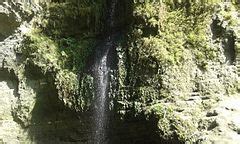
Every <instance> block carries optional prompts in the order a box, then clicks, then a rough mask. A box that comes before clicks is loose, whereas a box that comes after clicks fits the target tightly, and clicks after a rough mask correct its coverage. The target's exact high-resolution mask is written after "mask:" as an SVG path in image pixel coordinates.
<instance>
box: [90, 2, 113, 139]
mask: <svg viewBox="0 0 240 144" xmlns="http://www.w3.org/2000/svg"><path fill="white" fill-rule="evenodd" d="M116 3H117V0H112V3H111V7H110V13H109V26H110V31H111V29H112V28H113V26H114V14H115V8H116ZM112 47H113V40H112V38H111V36H109V37H108V39H107V40H105V41H104V43H103V45H102V46H99V47H97V50H96V51H97V53H96V61H95V70H94V71H95V72H94V73H95V82H96V97H97V98H96V103H95V110H94V131H95V133H94V136H93V138H94V144H105V143H107V140H106V138H107V131H106V128H107V125H108V105H107V94H108V86H109V69H110V68H109V67H108V54H109V49H111V48H112Z"/></svg>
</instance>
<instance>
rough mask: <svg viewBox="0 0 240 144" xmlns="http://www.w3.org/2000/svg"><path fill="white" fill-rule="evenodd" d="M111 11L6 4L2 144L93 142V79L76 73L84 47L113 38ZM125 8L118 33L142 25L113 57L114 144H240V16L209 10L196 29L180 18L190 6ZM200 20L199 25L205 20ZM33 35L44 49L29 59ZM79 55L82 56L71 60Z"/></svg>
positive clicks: (110, 133) (1, 46) (2, 7)
mask: <svg viewBox="0 0 240 144" xmlns="http://www.w3.org/2000/svg"><path fill="white" fill-rule="evenodd" d="M58 2H60V1H58ZM77 2H78V1H77ZM104 2H105V1H104ZM104 2H100V3H91V2H89V3H84V4H86V7H84V6H81V7H76V6H75V5H74V6H73V5H69V4H65V3H54V4H53V5H50V6H49V7H47V6H46V7H47V8H46V9H48V10H46V11H44V10H43V9H44V8H42V7H40V6H39V5H37V4H36V3H34V2H33V1H31V3H17V2H0V143H7V144H8V143H79V144H89V143H93V141H92V135H93V133H95V132H94V131H93V125H92V122H93V121H94V120H93V119H94V116H93V112H92V109H91V106H92V101H93V98H94V86H93V82H92V81H93V79H92V76H91V72H89V73H88V72H82V71H81V72H79V73H80V74H78V73H77V72H76V71H74V70H73V69H77V68H78V67H77V66H76V65H77V64H78V62H79V63H81V64H83V62H82V59H77V58H76V57H78V56H81V57H84V58H85V59H87V56H86V55H84V54H86V53H87V52H86V51H84V50H85V49H82V47H83V48H87V47H89V46H90V45H89V43H94V42H96V41H98V40H96V39H97V38H96V37H99V32H101V31H102V29H104V28H102V23H101V21H100V20H101V13H102V12H103V11H104V10H101V6H105V5H104ZM106 2H107V3H109V2H110V1H106ZM78 4H79V3H78ZM167 4H169V3H167ZM167 4H166V5H167ZM117 5H124V7H120V8H119V11H118V12H117V15H118V16H119V17H117V18H116V19H117V22H116V25H117V26H116V29H118V28H122V27H123V25H126V24H129V22H128V21H127V20H126V19H134V21H132V22H133V24H132V27H133V29H131V30H128V31H129V32H128V33H129V37H128V38H125V39H124V38H122V39H123V41H124V42H122V43H120V42H119V46H118V47H117V50H116V51H115V50H113V51H114V52H113V53H115V52H116V54H115V56H116V57H117V58H116V59H117V60H116V62H113V63H114V64H113V65H114V68H113V70H111V83H110V91H109V98H110V100H109V101H110V104H109V107H110V109H111V114H110V116H109V126H108V127H107V129H106V131H107V141H108V142H109V143H110V144H111V143H116V144H144V143H153V144H154V143H179V142H199V143H221V142H222V143H237V142H238V141H240V121H239V120H240V117H239V115H240V107H239V103H240V99H239V68H240V65H239V62H240V59H239V49H240V47H239V28H240V21H239V19H240V18H239V11H238V10H237V8H238V9H239V7H238V6H233V5H232V4H230V3H221V4H219V5H216V7H214V8H215V9H214V10H213V11H214V12H213V13H211V14H209V13H208V11H207V12H206V11H205V10H206V9H205V8H206V7H201V6H200V5H199V7H197V8H196V7H194V6H195V5H193V8H195V9H196V11H197V10H199V9H198V8H200V14H199V15H200V16H201V15H202V12H203V11H205V12H206V13H207V14H206V15H204V19H205V16H206V19H207V18H209V19H208V20H209V21H207V22H206V21H204V20H203V21H201V22H200V24H201V25H200V26H199V27H198V25H197V24H195V25H194V24H193V25H194V28H192V29H190V30H189V29H188V27H191V26H192V25H191V26H190V24H189V23H190V22H189V21H188V20H189V19H185V11H184V10H183V11H178V10H176V9H174V7H178V6H179V7H182V6H184V7H185V5H181V4H180V3H177V4H174V5H169V8H172V9H171V12H169V13H168V11H167V10H166V9H167V7H164V5H162V4H159V5H158V4H152V3H146V4H144V3H131V2H127V1H121V2H120V3H119V4H117ZM128 5H129V6H128ZM68 6H69V7H68ZM186 7H187V6H186ZM29 8H30V9H29ZM186 9H187V8H186ZM164 10H166V11H164ZM189 11H191V12H192V13H194V11H192V9H189ZM209 11H210V10H209ZM132 12H133V13H134V15H133V16H132V15H130V14H132ZM181 12H182V13H181ZM197 12H199V11H197ZM43 13H44V14H43ZM159 13H160V14H161V15H159ZM186 13H187V12H186ZM39 15H41V16H39ZM129 15H130V16H129ZM186 15H187V14H186ZM199 15H198V14H196V15H194V16H192V17H191V18H193V19H192V20H193V21H194V20H196V21H197V20H198V19H200V20H202V18H201V17H200V16H199ZM76 16H79V17H81V18H82V19H77V18H76ZM125 16H126V17H127V18H126V19H125ZM166 17H167V19H164V18H166ZM195 17H196V18H197V19H194V18H195ZM187 18H189V17H187ZM83 19H84V20H83ZM175 19H177V20H178V21H177V22H178V23H174V22H175V21H174V20H175ZM184 20H186V21H184ZM234 20H235V21H234ZM82 21H84V22H82ZM179 21H180V22H182V23H183V24H181V25H180V24H179ZM184 22H186V23H184ZM188 22H189V23H188ZM205 22H206V23H205ZM164 24H165V25H164ZM173 24H174V25H173ZM92 25H94V26H92ZM182 25H186V27H182ZM69 27H71V28H69ZM76 27H79V29H78V30H76V31H75V28H76ZM175 28H176V29H175ZM178 28H179V29H178ZM105 29H106V28H105ZM202 29H203V30H206V31H201V30H202ZM183 30H188V31H187V32H186V33H187V34H185V31H184V32H183ZM194 30H196V31H194ZM32 31H34V32H36V31H37V33H38V35H33V36H32V35H31V36H32V37H31V36H30V38H35V39H37V40H38V41H37V40H36V41H37V42H39V43H40V42H41V44H39V45H34V44H33V43H30V45H34V46H35V47H27V48H29V51H28V49H27V50H26V48H25V51H23V49H24V48H23V47H24V46H26V45H24V42H23V41H24V40H26V39H28V38H29V37H27V36H26V34H29V33H30V32H32ZM43 35H44V36H43ZM34 36H36V37H34ZM65 36H67V37H70V38H71V39H70V38H69V39H66V37H65ZM76 37H81V38H80V42H79V43H80V44H77V43H76V41H74V39H73V38H76ZM92 37H94V38H92ZM38 38H39V39H38ZM58 39H61V41H57V40H58ZM90 39H91V40H90ZM77 40H78V39H77ZM36 41H35V42H36ZM203 41H204V42H203ZM44 42H45V43H44ZM61 42H62V43H63V44H62V43H61ZM35 44H36V43H35ZM61 44H62V45H61ZM66 45H67V46H66ZM69 45H70V46H69ZM51 46H53V47H51ZM64 46H66V47H67V50H66V48H65V47H64ZM161 46H164V47H161ZM76 47H77V48H79V49H80V51H79V50H76V51H68V49H74V48H76ZM192 47H194V48H192ZM31 48H32V49H31ZM34 48H36V49H34ZM51 49H53V50H52V51H51ZM31 50H32V51H34V52H32V51H31ZM26 51H27V52H28V54H26ZM76 52H78V53H80V54H82V55H75V54H76ZM210 53H211V54H212V55H210ZM181 55H182V56H183V57H181ZM69 57H70V58H72V59H69ZM212 57H214V58H212ZM181 59H183V61H184V62H183V63H182V62H181ZM41 60H43V63H41V62H42V61H41ZM80 61H81V62H80ZM34 62H35V63H34ZM165 62H166V63H165ZM81 64H80V65H81ZM64 65H70V66H69V67H65V66H64ZM90 65H91V64H90ZM76 67H77V68H76ZM79 67H80V66H79ZM87 67H88V66H87ZM89 67H90V66H89ZM78 77H80V78H81V79H80V78H79V79H77V78H78ZM57 78H59V79H60V80H59V79H57ZM61 78H63V79H61ZM58 80H59V81H58ZM75 80H76V81H77V83H78V84H79V85H80V86H79V87H78V86H77V87H78V88H79V92H78V91H77V92H76V91H75V90H76V89H75V87H76V84H75V83H73V81H74V82H75ZM59 91H61V92H59ZM69 93H70V94H69Z"/></svg>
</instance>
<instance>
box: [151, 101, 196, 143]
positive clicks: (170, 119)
mask: <svg viewBox="0 0 240 144" xmlns="http://www.w3.org/2000/svg"><path fill="white" fill-rule="evenodd" d="M147 111H148V113H150V114H151V113H153V114H154V115H156V116H157V118H158V119H159V121H158V128H159V131H160V135H161V137H163V138H164V139H167V140H170V139H173V140H174V139H177V140H178V141H179V142H194V141H196V132H197V124H196V123H195V122H194V121H193V119H192V117H190V116H184V115H182V114H181V113H178V112H176V111H175V107H174V106H172V105H171V104H156V105H153V106H151V107H149V108H148V109H147Z"/></svg>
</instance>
